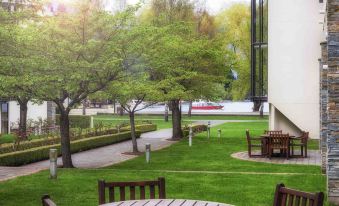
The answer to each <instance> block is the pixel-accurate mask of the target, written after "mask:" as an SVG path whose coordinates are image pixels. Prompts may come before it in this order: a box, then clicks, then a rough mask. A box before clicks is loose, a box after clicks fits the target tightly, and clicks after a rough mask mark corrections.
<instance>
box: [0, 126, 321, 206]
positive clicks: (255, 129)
mask: <svg viewBox="0 0 339 206" xmlns="http://www.w3.org/2000/svg"><path fill="white" fill-rule="evenodd" d="M217 128H220V129H222V139H221V140H220V141H219V140H218V139H217V138H216V129H217ZM247 128H248V129H250V131H251V132H252V133H253V135H259V134H261V133H262V132H263V130H264V129H266V128H267V123H264V122H256V123H226V124H224V125H221V126H219V127H216V128H213V130H212V138H211V139H210V140H207V138H206V133H201V134H199V135H197V136H196V137H195V138H194V140H193V147H192V148H189V147H188V142H187V139H184V140H182V141H181V142H179V143H177V144H174V145H172V146H171V147H169V148H166V149H164V150H161V151H156V152H152V158H151V163H150V164H146V163H145V160H144V159H145V157H144V156H140V157H138V158H135V159H133V160H129V161H126V162H124V163H121V164H118V165H114V166H110V167H107V168H104V169H95V170H84V169H73V170H70V169H60V170H59V178H58V180H56V181H55V180H54V181H53V180H49V179H48V172H47V171H43V172H40V173H38V174H34V175H30V176H26V177H19V178H16V179H14V180H9V181H6V182H3V183H0V205H6V206H7V205H28V206H29V205H38V204H39V198H40V196H41V195H42V194H44V193H49V194H50V195H51V196H52V197H53V199H55V201H56V203H57V205H58V206H59V205H60V206H63V205H65V206H66V205H83V206H85V205H88V206H89V205H96V204H97V180H98V179H105V180H108V181H118V180H143V179H154V178H156V177H159V176H164V177H165V178H166V193H167V197H168V198H184V199H200V200H209V201H218V202H224V203H229V204H234V205H239V206H247V205H253V206H266V205H272V201H273V194H274V189H275V185H276V184H277V183H280V182H283V183H285V184H286V185H287V186H289V187H293V188H297V189H300V190H305V191H310V192H315V191H325V188H326V187H325V183H326V176H323V175H321V172H320V167H318V166H300V165H274V164H265V163H255V162H249V161H241V160H236V159H233V158H231V157H230V154H232V153H233V152H237V151H243V150H246V141H245V137H244V132H245V129H247ZM311 147H313V148H316V147H317V143H316V142H315V141H313V142H312V143H311Z"/></svg>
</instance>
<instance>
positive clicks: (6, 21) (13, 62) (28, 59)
mask: <svg viewBox="0 0 339 206" xmlns="http://www.w3.org/2000/svg"><path fill="white" fill-rule="evenodd" d="M41 5H42V4H41V2H40V1H38V0H32V1H29V2H26V3H25V5H24V4H23V3H22V2H16V4H14V8H15V10H11V9H10V10H4V9H1V8H0V82H1V84H0V96H1V97H2V98H6V99H8V100H15V101H17V102H18V104H19V105H20V119H19V137H20V138H22V139H25V138H26V137H27V135H26V122H27V110H28V107H27V104H28V102H29V101H30V100H33V98H34V97H36V96H35V94H36V93H37V92H38V90H37V88H38V87H37V82H36V81H35V80H36V79H37V78H35V77H34V75H32V69H34V66H35V64H34V63H33V62H35V60H36V59H35V58H36V57H35V53H34V52H33V51H31V50H30V49H29V48H31V46H32V43H33V41H32V35H34V32H33V30H32V29H31V27H30V25H29V24H30V21H33V20H34V21H38V20H39V19H40V18H41V17H40V16H39V15H38V12H39V11H41V9H42V7H41Z"/></svg>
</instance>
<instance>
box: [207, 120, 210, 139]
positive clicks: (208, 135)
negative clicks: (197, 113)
mask: <svg viewBox="0 0 339 206" xmlns="http://www.w3.org/2000/svg"><path fill="white" fill-rule="evenodd" d="M210 136H211V121H208V124H207V138H208V139H209V138H210Z"/></svg>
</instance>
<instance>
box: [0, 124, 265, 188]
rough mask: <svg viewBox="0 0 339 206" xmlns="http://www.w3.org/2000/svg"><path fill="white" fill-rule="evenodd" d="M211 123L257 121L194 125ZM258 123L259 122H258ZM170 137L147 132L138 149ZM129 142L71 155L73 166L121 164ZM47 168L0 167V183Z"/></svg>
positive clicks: (164, 142)
mask: <svg viewBox="0 0 339 206" xmlns="http://www.w3.org/2000/svg"><path fill="white" fill-rule="evenodd" d="M208 121H210V122H211V125H212V126H217V125H220V124H223V123H226V122H256V121H257V120H206V121H204V120H201V121H197V122H195V123H197V124H207V123H208ZM259 121H260V120H259ZM171 137H172V129H162V130H158V131H154V132H148V133H144V134H142V135H141V138H140V139H138V147H139V150H140V151H141V152H144V151H145V144H146V143H150V144H151V149H152V150H159V149H162V148H165V147H168V146H170V145H171V144H174V143H175V141H168V140H167V139H169V138H171ZM131 144H132V143H131V141H125V142H120V143H117V144H113V145H109V146H105V147H100V148H97V149H92V150H87V151H84V152H79V153H75V154H72V160H73V164H74V166H75V167H77V168H99V167H105V166H108V165H112V164H116V163H119V162H123V161H126V160H129V159H132V158H135V157H136V156H135V155H125V154H123V153H125V152H130V151H131V147H132V145H131ZM98 157H100V158H98ZM61 162H62V160H61V158H58V164H59V165H61ZM48 168H49V160H45V161H40V162H36V163H32V164H28V165H24V166H21V167H1V166H0V181H4V180H7V179H12V178H15V177H17V176H23V175H29V174H33V173H36V172H39V171H41V170H45V169H48Z"/></svg>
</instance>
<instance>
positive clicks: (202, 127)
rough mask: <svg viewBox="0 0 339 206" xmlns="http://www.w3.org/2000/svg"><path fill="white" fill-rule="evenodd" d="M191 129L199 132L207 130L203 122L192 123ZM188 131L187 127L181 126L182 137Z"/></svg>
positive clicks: (185, 135) (187, 133) (186, 135)
mask: <svg viewBox="0 0 339 206" xmlns="http://www.w3.org/2000/svg"><path fill="white" fill-rule="evenodd" d="M192 131H193V133H200V132H203V131H207V125H203V124H199V125H192ZM189 132H190V130H189V128H188V127H185V128H183V134H184V137H188V135H189Z"/></svg>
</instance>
